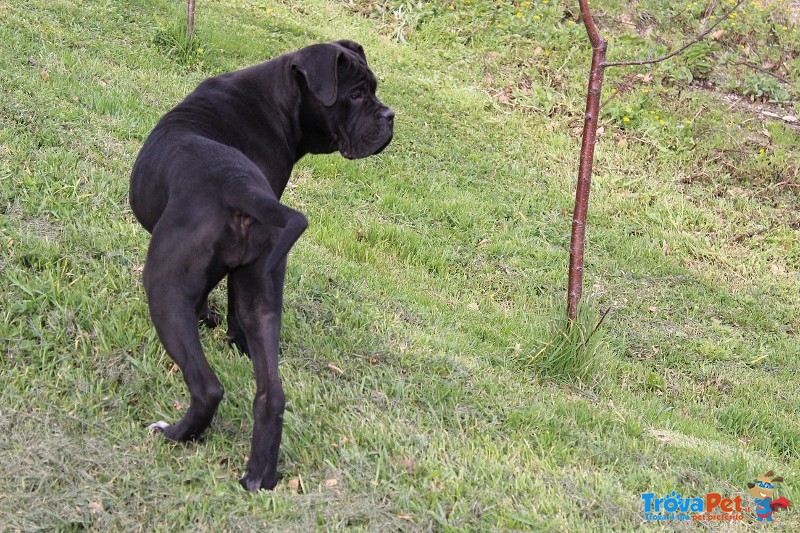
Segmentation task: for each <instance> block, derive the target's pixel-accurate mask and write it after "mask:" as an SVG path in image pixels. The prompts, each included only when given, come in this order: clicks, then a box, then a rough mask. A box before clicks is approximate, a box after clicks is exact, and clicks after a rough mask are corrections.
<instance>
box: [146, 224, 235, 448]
mask: <svg viewBox="0 0 800 533" xmlns="http://www.w3.org/2000/svg"><path fill="white" fill-rule="evenodd" d="M165 227H168V228H170V229H169V231H164V232H163V233H161V232H159V231H158V230H159V227H158V226H156V229H155V231H154V232H153V239H152V240H151V242H150V249H149V250H148V254H147V261H146V262H145V269H144V276H143V280H144V286H145V291H146V292H147V300H148V305H149V307H150V316H151V318H152V320H153V324H154V326H155V328H156V331H157V333H158V336H159V338H160V339H161V343H162V344H163V345H164V348H165V349H166V351H167V353H168V354H169V356H170V357H171V358H172V360H173V361H175V363H176V364H177V365H178V367H180V369H181V372H182V373H183V379H184V381H185V382H186V385H187V386H188V388H189V394H190V397H191V400H190V404H189V408H188V409H187V411H186V413H185V414H184V415H183V418H181V420H180V421H179V422H178V423H176V424H174V425H171V426H169V425H167V424H166V423H163V422H159V423H156V424H154V425H152V426H151V427H150V428H151V430H159V431H160V432H162V433H163V434H164V436H165V437H167V438H168V439H170V440H174V441H186V440H190V439H194V438H196V437H198V436H199V435H200V434H201V433H202V432H203V431H204V430H205V429H206V428H207V427H208V426H209V424H211V420H212V419H213V418H214V414H215V413H216V411H217V406H218V405H219V403H220V401H221V400H222V396H223V393H224V391H223V388H222V384H221V383H220V382H219V380H218V379H217V377H216V375H214V372H213V371H212V370H211V367H210V366H209V365H208V362H207V361H206V358H205V355H204V354H203V348H202V346H201V344H200V335H199V332H198V329H197V310H198V309H199V307H200V306H201V305H202V302H203V300H204V299H205V297H206V296H207V294H208V292H209V290H210V289H211V287H213V285H215V284H216V282H218V281H219V279H212V280H211V282H213V283H211V282H210V281H209V279H208V270H209V269H208V265H207V264H204V263H203V262H202V261H200V260H199V258H198V257H196V256H195V255H193V254H192V253H191V250H196V249H197V247H196V246H194V244H196V243H193V242H191V239H189V238H186V239H183V238H180V237H179V235H178V233H177V232H176V231H175V226H170V225H165ZM207 261H208V260H206V262H207ZM220 277H221V276H220Z"/></svg>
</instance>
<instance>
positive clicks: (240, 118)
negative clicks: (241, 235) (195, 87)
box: [171, 61, 336, 198]
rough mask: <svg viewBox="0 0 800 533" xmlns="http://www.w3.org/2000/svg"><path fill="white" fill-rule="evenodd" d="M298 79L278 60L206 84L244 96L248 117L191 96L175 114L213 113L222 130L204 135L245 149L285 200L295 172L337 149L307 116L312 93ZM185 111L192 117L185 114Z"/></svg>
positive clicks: (223, 76)
mask: <svg viewBox="0 0 800 533" xmlns="http://www.w3.org/2000/svg"><path fill="white" fill-rule="evenodd" d="M276 77H281V78H284V79H285V80H286V83H274V82H273V80H274V78H276ZM292 78H293V76H292V72H291V65H290V64H289V62H288V61H272V62H270V63H264V64H261V65H256V66H254V67H250V68H247V69H244V70H239V71H236V72H231V73H228V74H223V75H221V76H218V77H216V78H211V79H209V80H206V81H205V82H204V84H206V85H207V86H208V87H207V91H213V90H218V91H221V92H231V91H236V92H238V93H239V95H238V98H237V101H239V102H242V101H246V102H249V103H250V105H249V106H248V107H247V111H246V113H242V111H241V110H240V109H233V108H225V109H208V107H207V102H208V101H207V100H206V101H199V100H196V99H193V98H192V95H190V96H189V97H187V99H186V100H184V102H183V103H182V104H180V105H179V106H178V107H176V108H175V109H174V110H173V112H172V113H171V114H173V115H175V114H181V115H184V116H190V115H191V113H197V112H198V111H199V110H200V109H202V111H203V112H204V113H212V112H213V113H214V114H215V115H216V120H214V121H213V123H215V124H218V126H219V127H218V130H217V131H213V132H212V131H202V132H199V133H201V134H202V135H206V136H209V137H211V138H215V139H216V140H219V141H220V142H223V143H224V144H228V145H230V146H233V147H235V148H237V149H238V150H240V151H241V152H242V153H243V154H244V155H245V156H246V157H247V158H248V159H250V160H251V161H252V162H253V163H255V165H256V166H257V167H258V168H259V169H260V170H261V172H262V173H263V174H264V176H265V177H266V178H267V181H268V182H269V184H270V186H271V187H272V190H273V192H274V193H275V195H276V196H277V197H278V198H280V197H281V195H282V194H283V191H284V190H285V189H286V185H287V183H288V181H289V178H290V176H291V173H292V168H293V167H294V165H295V163H297V162H298V161H299V160H300V159H301V158H302V157H303V156H304V155H306V154H321V153H331V152H334V151H335V150H336V147H335V146H334V143H333V140H332V139H330V138H326V137H325V136H322V135H320V132H318V131H315V125H314V124H313V121H309V120H308V117H303V115H302V109H301V108H302V100H303V98H304V97H308V95H304V94H303V91H302V90H301V88H300V87H298V86H297V84H296V83H294V82H293V79H292ZM230 80H235V83H228V81H230ZM217 101H222V102H226V101H229V99H224V98H222V99H218V100H217ZM181 110H186V111H189V113H187V114H183V113H181ZM221 117H226V119H227V120H222V118H221ZM231 117H235V120H232V119H231ZM176 118H177V117H176ZM206 124H207V123H206ZM206 129H207V128H206ZM267 146H270V147H273V148H274V147H277V146H280V147H281V148H280V149H279V150H269V151H268V150H265V147H267ZM278 154H279V155H278Z"/></svg>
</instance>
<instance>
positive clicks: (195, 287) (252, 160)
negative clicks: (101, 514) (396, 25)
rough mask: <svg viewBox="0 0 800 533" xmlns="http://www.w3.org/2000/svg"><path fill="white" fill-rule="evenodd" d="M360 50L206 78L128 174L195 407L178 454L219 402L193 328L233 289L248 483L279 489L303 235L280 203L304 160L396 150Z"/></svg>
mask: <svg viewBox="0 0 800 533" xmlns="http://www.w3.org/2000/svg"><path fill="white" fill-rule="evenodd" d="M376 85H377V82H376V79H375V76H374V74H373V73H372V72H371V71H370V70H369V68H368V67H367V60H366V57H365V55H364V49H363V48H362V47H361V46H360V45H359V44H357V43H354V42H352V41H338V42H334V43H330V44H317V45H313V46H309V47H308V48H303V49H302V50H299V51H297V52H294V53H290V54H286V55H283V56H280V57H278V58H276V59H274V60H272V61H269V62H266V63H262V64H260V65H257V66H254V67H251V68H247V69H244V70H239V71H236V72H230V73H227V74H223V75H221V76H217V77H214V78H209V79H207V80H205V81H204V82H203V83H201V84H200V85H199V86H198V88H197V89H196V90H195V91H194V92H193V93H191V94H190V95H189V96H188V97H186V99H185V100H184V101H183V102H181V103H180V104H179V105H177V106H176V107H175V108H174V109H172V110H171V111H170V112H169V113H167V114H166V115H165V116H164V117H163V118H162V119H161V120H160V121H159V123H158V124H157V125H156V127H155V129H154V130H153V131H152V133H151V134H150V136H149V137H148V139H147V140H146V141H145V143H144V146H143V147H142V149H141V151H140V152H139V156H138V158H137V159H136V163H135V164H134V167H133V171H132V173H131V187H130V203H131V208H132V209H133V212H134V214H135V215H136V218H138V219H139V222H141V223H142V225H143V226H144V227H145V229H147V231H149V232H150V233H152V239H151V241H150V248H149V250H148V252H147V261H146V263H145V268H144V275H143V279H144V287H145V291H146V292H147V300H148V304H149V307H150V315H151V317H152V320H153V324H154V325H155V327H156V331H157V332H158V336H159V338H160V339H161V342H162V343H163V345H164V348H165V349H166V351H167V353H169V355H170V357H172V359H173V360H174V361H175V362H176V363H177V364H178V366H179V367H180V368H181V370H182V372H183V378H184V380H185V381H186V385H187V386H188V387H189V393H190V395H191V403H190V405H189V409H188V410H187V411H186V414H185V415H184V416H183V418H182V419H181V420H180V421H179V422H178V423H176V424H173V425H169V424H167V423H166V422H157V423H155V424H153V425H152V426H150V428H151V431H160V432H162V433H163V434H164V436H165V437H166V438H168V439H170V440H173V441H186V440H189V439H193V438H195V437H197V436H199V435H200V434H201V433H202V432H203V430H205V429H206V428H207V427H208V426H209V424H210V423H211V419H212V418H213V417H214V413H215V412H216V410H217V406H218V405H219V402H220V401H221V400H222V395H223V388H222V385H221V384H220V382H219V380H218V379H217V377H216V376H215V375H214V372H213V371H212V370H211V368H210V367H209V365H208V363H207V362H206V358H205V356H204V355H203V349H202V347H201V345H200V337H199V333H198V329H197V327H198V320H202V321H203V322H205V323H206V324H207V325H209V326H214V325H216V324H217V323H218V322H219V319H218V318H217V316H216V315H215V314H214V313H213V312H211V311H210V310H209V308H208V303H207V298H208V294H209V292H210V291H211V290H212V289H213V288H214V287H215V286H216V285H217V284H218V283H219V282H220V281H221V280H222V278H223V277H225V276H226V275H227V276H228V338H229V340H230V341H231V342H232V343H234V344H235V345H236V346H238V347H239V348H240V349H241V350H242V351H243V352H245V353H247V354H248V355H249V356H250V358H251V359H252V361H253V367H254V368H255V376H256V397H255V400H254V401H253V418H254V419H255V424H254V428H253V440H252V448H251V451H250V459H249V462H248V464H247V472H246V473H245V474H244V475H243V476H242V479H241V480H240V483H241V484H242V486H244V487H245V488H246V489H248V490H258V489H272V488H274V487H275V485H276V483H277V463H278V447H279V445H280V440H281V431H282V427H283V410H284V404H285V397H284V393H283V388H282V386H281V380H280V376H279V375H278V336H279V333H280V324H281V306H282V302H283V283H284V276H285V273H286V255H287V253H288V252H289V249H290V248H291V247H292V246H293V245H294V243H295V241H297V239H298V238H299V237H300V234H302V233H303V231H304V230H305V229H306V227H307V225H308V222H307V220H306V217H305V216H303V214H302V213H300V212H298V211H295V210H294V209H290V208H289V207H286V206H284V205H282V204H280V203H279V202H278V200H279V199H280V197H281V194H282V193H283V190H284V189H285V188H286V183H287V181H288V180H289V175H290V173H291V171H292V167H293V165H294V164H295V163H296V162H297V161H298V160H299V159H300V158H301V157H303V155H305V154H308V153H312V154H320V153H331V152H334V151H337V150H338V151H339V152H340V153H341V154H342V155H343V156H345V157H347V158H350V159H355V158H360V157H367V156H369V155H372V154H377V153H378V152H380V151H381V150H383V149H384V148H385V147H386V146H387V145H388V144H389V142H390V141H391V139H392V130H393V121H394V112H392V110H391V109H389V108H388V107H386V106H385V105H383V103H381V102H380V100H378V99H377V98H376V97H375V88H376Z"/></svg>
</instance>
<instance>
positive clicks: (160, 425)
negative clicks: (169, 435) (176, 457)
mask: <svg viewBox="0 0 800 533" xmlns="http://www.w3.org/2000/svg"><path fill="white" fill-rule="evenodd" d="M168 427H169V424H167V423H166V422H164V421H163V420H159V421H158V422H155V423H153V424H150V425H149V426H147V431H149V432H150V434H151V435H155V434H156V433H162V432H163V431H164V430H165V429H167V428H168Z"/></svg>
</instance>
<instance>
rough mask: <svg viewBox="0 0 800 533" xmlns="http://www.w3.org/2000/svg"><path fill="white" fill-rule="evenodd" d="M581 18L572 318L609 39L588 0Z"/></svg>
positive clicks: (571, 263)
mask: <svg viewBox="0 0 800 533" xmlns="http://www.w3.org/2000/svg"><path fill="white" fill-rule="evenodd" d="M579 4H580V7H581V18H582V19H583V25H584V27H585V28H586V33H587V34H588V35H589V41H590V42H591V43H592V67H591V69H590V70H589V90H588V92H587V95H586V115H585V117H584V122H583V141H582V142H581V156H580V166H579V167H578V186H577V189H576V191H575V210H574V211H573V212H572V238H571V240H570V245H569V274H568V289H567V317H568V318H569V321H570V322H572V321H574V320H575V318H576V317H577V315H578V303H579V302H580V300H581V295H582V294H583V249H584V246H585V244H586V214H587V212H588V210H589V189H590V188H591V184H592V164H593V163H594V145H595V143H596V142H597V124H598V120H599V119H600V95H601V94H602V92H603V72H604V69H605V61H606V48H607V46H608V43H607V42H606V40H605V39H603V36H602V35H600V31H599V30H598V29H597V26H596V25H595V23H594V19H593V18H592V14H591V12H590V11H589V4H588V1H587V0H580V1H579Z"/></svg>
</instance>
